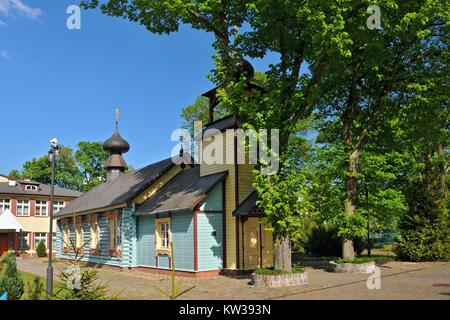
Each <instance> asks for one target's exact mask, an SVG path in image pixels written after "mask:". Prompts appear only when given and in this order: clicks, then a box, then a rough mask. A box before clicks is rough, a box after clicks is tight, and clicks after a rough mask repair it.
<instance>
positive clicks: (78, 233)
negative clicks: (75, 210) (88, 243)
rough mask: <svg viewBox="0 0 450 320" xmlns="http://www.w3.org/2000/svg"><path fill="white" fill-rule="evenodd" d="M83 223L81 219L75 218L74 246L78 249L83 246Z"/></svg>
mask: <svg viewBox="0 0 450 320" xmlns="http://www.w3.org/2000/svg"><path fill="white" fill-rule="evenodd" d="M83 236H84V235H83V224H82V222H81V220H77V222H76V224H75V247H76V248H77V249H80V248H82V247H83V245H84V244H83V242H84V241H83Z"/></svg>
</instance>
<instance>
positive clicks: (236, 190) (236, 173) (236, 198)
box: [234, 125, 241, 269]
mask: <svg viewBox="0 0 450 320" xmlns="http://www.w3.org/2000/svg"><path fill="white" fill-rule="evenodd" d="M234 129H237V126H236V125H235V126H234ZM237 147H238V146H237V136H236V135H234V209H235V210H236V209H237V207H239V166H238V163H237V158H238V150H237ZM235 238H236V269H239V268H240V266H241V261H240V254H239V218H238V217H236V220H235Z"/></svg>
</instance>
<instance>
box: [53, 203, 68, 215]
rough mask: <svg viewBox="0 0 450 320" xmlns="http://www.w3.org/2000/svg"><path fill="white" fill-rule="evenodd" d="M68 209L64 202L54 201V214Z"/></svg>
mask: <svg viewBox="0 0 450 320" xmlns="http://www.w3.org/2000/svg"><path fill="white" fill-rule="evenodd" d="M65 207H66V203H65V202H64V201H53V214H55V213H58V212H59V211H60V210H61V209H62V208H65Z"/></svg>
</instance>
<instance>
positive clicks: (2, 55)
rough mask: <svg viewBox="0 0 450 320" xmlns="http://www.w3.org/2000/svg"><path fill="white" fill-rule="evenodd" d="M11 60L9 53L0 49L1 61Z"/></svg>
mask: <svg viewBox="0 0 450 320" xmlns="http://www.w3.org/2000/svg"><path fill="white" fill-rule="evenodd" d="M1 58H3V59H9V58H11V56H10V55H9V53H8V51H6V50H3V49H0V59H1Z"/></svg>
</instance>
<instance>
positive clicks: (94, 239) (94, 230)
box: [91, 221, 100, 250]
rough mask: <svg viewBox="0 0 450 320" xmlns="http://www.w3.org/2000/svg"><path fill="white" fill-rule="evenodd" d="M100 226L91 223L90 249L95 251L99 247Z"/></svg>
mask: <svg viewBox="0 0 450 320" xmlns="http://www.w3.org/2000/svg"><path fill="white" fill-rule="evenodd" d="M99 238H100V226H99V225H98V222H97V221H91V249H93V250H97V249H98V247H99Z"/></svg>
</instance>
